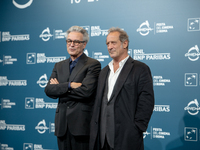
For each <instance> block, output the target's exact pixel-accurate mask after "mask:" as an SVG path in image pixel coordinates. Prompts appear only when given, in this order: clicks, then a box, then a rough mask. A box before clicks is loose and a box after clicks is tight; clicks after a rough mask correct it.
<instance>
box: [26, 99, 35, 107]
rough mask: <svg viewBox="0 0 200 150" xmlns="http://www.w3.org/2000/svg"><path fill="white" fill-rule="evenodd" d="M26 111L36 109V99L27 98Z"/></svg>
mask: <svg viewBox="0 0 200 150" xmlns="http://www.w3.org/2000/svg"><path fill="white" fill-rule="evenodd" d="M25 109H34V98H33V97H26V98H25Z"/></svg>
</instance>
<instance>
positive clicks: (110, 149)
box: [101, 138, 114, 150]
mask: <svg viewBox="0 0 200 150" xmlns="http://www.w3.org/2000/svg"><path fill="white" fill-rule="evenodd" d="M101 150H114V148H111V147H110V145H109V144H108V142H107V139H106V138H105V141H104V146H103V148H101Z"/></svg>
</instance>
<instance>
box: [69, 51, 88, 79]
mask: <svg viewBox="0 0 200 150" xmlns="http://www.w3.org/2000/svg"><path fill="white" fill-rule="evenodd" d="M86 61H87V56H86V55H85V54H84V53H83V54H82V56H81V57H80V59H79V60H78V62H77V64H76V66H75V67H74V69H73V71H72V73H71V75H70V77H69V81H70V82H71V81H73V80H74V78H75V77H76V75H77V74H78V73H79V71H81V68H83V67H84V65H85V62H86Z"/></svg>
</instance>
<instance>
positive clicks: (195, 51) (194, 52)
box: [185, 45, 200, 61]
mask: <svg viewBox="0 0 200 150" xmlns="http://www.w3.org/2000/svg"><path fill="white" fill-rule="evenodd" d="M199 55H200V53H199V48H198V46H197V45H195V46H194V47H191V48H190V49H189V50H188V52H187V53H186V54H185V57H188V59H189V60H191V61H196V60H198V59H199Z"/></svg>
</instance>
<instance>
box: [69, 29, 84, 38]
mask: <svg viewBox="0 0 200 150" xmlns="http://www.w3.org/2000/svg"><path fill="white" fill-rule="evenodd" d="M67 38H73V39H74V38H75V39H82V38H83V34H82V33H80V32H74V31H73V32H70V33H69V34H68V36H67Z"/></svg>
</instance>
